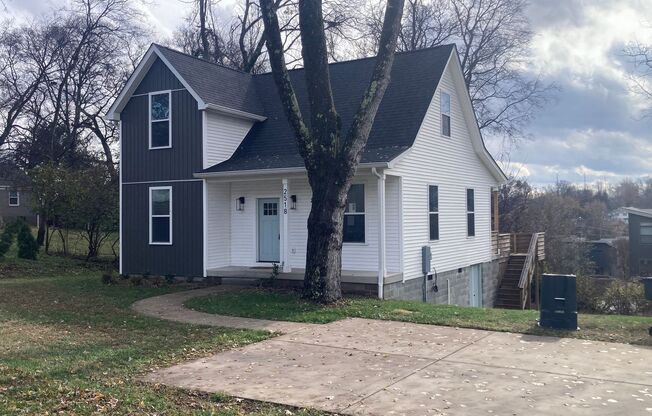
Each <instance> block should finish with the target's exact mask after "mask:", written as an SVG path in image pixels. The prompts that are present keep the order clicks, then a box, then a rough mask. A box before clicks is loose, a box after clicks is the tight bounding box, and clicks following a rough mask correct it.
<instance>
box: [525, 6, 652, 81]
mask: <svg viewBox="0 0 652 416" xmlns="http://www.w3.org/2000/svg"><path fill="white" fill-rule="evenodd" d="M568 3H570V4H567V7H571V8H573V7H574V8H573V9H572V12H569V13H568V15H567V16H563V15H562V16H560V19H559V20H557V21H553V22H550V21H549V22H548V23H549V24H548V25H547V26H545V27H541V28H540V29H539V30H537V31H536V32H535V37H534V40H533V45H532V53H533V55H532V62H533V63H534V65H535V67H536V68H537V70H538V71H540V72H543V73H544V74H548V75H559V74H561V75H562V76H564V77H567V78H568V79H570V80H571V81H572V82H574V83H576V84H577V85H583V86H586V87H592V86H593V85H594V84H593V80H594V76H595V75H596V74H599V75H600V76H602V77H605V76H606V77H610V78H612V79H615V80H619V81H622V82H625V79H626V75H627V72H626V70H625V69H624V68H623V65H622V61H621V59H619V57H618V56H617V55H616V53H614V52H620V51H621V50H622V49H623V47H624V46H625V45H626V44H627V43H628V42H631V41H635V40H637V39H638V40H646V39H647V40H649V39H652V29H651V28H650V22H651V21H652V2H651V1H646V0H619V1H590V2H585V1H578V0H572V1H568ZM555 9H556V7H550V6H549V10H550V12H551V13H552V12H553V11H554V10H555ZM533 20H535V21H536V17H533ZM605 93H606V91H605Z"/></svg>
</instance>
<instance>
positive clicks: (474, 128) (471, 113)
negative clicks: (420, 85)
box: [444, 48, 508, 185]
mask: <svg viewBox="0 0 652 416" xmlns="http://www.w3.org/2000/svg"><path fill="white" fill-rule="evenodd" d="M451 62H452V64H453V65H455V69H454V70H453V71H451V72H452V73H453V79H454V82H455V89H456V90H457V91H458V92H460V91H464V92H463V93H461V94H459V93H458V94H457V95H458V97H460V105H461V107H462V112H463V113H464V117H465V119H466V123H467V127H468V130H469V135H470V136H471V144H472V145H473V149H474V150H475V153H476V154H477V155H478V157H479V158H480V160H481V161H482V162H483V163H484V165H485V166H486V167H487V169H489V171H490V172H491V174H492V175H493V177H494V178H495V179H496V181H497V182H498V184H499V185H502V184H504V183H505V182H507V179H508V178H507V176H506V175H505V173H504V172H503V171H502V169H501V168H500V166H498V163H496V160H495V159H494V158H493V156H491V153H489V151H488V150H487V148H486V147H485V145H484V140H483V139H482V133H481V132H480V127H479V126H478V118H477V116H476V114H475V110H474V109H473V103H472V102H471V95H470V94H469V90H468V88H466V83H465V82H464V77H463V75H462V74H463V72H462V64H461V63H460V60H459V56H458V55H457V48H454V49H453V51H452V52H451V56H450V57H449V58H448V63H447V64H446V67H445V68H444V72H445V71H446V69H448V66H449V65H451Z"/></svg>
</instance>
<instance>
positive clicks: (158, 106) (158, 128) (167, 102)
mask: <svg viewBox="0 0 652 416" xmlns="http://www.w3.org/2000/svg"><path fill="white" fill-rule="evenodd" d="M171 103H172V94H171V93H170V91H165V92H154V93H151V94H150V95H149V148H150V149H166V148H169V147H172V129H171V126H170V121H171V120H170V114H171V111H170V109H171Z"/></svg>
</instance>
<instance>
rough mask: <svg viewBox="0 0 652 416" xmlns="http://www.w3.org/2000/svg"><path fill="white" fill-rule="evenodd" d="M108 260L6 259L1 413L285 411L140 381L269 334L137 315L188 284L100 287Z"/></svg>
mask: <svg viewBox="0 0 652 416" xmlns="http://www.w3.org/2000/svg"><path fill="white" fill-rule="evenodd" d="M106 267H107V265H106V264H102V263H92V264H90V265H88V264H86V263H83V262H80V261H77V260H70V259H66V258H62V257H56V256H45V255H43V256H41V257H40V258H39V260H37V261H29V260H20V259H16V258H15V257H14V254H10V255H9V256H8V257H7V258H6V259H5V260H0V276H1V277H3V278H1V279H0V414H2V415H5V414H17V415H19V414H78V415H86V414H96V413H108V414H112V415H114V414H116V415H133V414H138V415H140V414H147V415H154V414H158V415H161V414H165V415H187V414H191V415H224V416H227V415H261V416H262V415H265V416H267V415H269V416H272V415H273V416H276V415H279V416H280V415H285V414H287V413H286V411H287V410H288V408H286V407H282V406H276V405H271V404H265V403H259V402H252V401H246V400H245V401H241V400H236V399H234V398H231V397H229V396H226V395H221V394H218V395H208V394H202V393H198V392H192V391H185V390H180V389H173V388H167V387H164V386H158V385H151V384H146V383H142V382H140V381H138V376H139V375H141V374H144V373H145V372H147V371H149V370H150V369H153V368H157V367H163V366H167V365H171V364H173V363H177V362H180V361H183V360H187V359H192V358H199V357H202V356H206V355H208V354H211V353H214V352H217V351H222V350H225V349H229V348H233V347H238V346H242V345H246V344H249V343H252V342H258V341H261V340H263V339H266V338H267V337H269V336H270V335H269V334H267V333H263V332H259V331H250V330H234V329H224V328H214V327H205V326H194V325H187V324H180V323H174V322H168V321H161V320H157V319H153V318H148V317H145V316H141V315H138V314H136V313H135V312H133V311H131V310H130V309H129V306H130V305H131V304H132V303H133V302H134V301H136V300H139V299H143V298H147V297H150V296H155V295H160V294H164V293H168V292H171V291H175V290H184V289H188V288H189V286H188V285H186V284H178V285H173V286H170V287H143V286H139V287H134V286H131V285H129V284H127V283H126V281H123V283H121V284H118V285H104V284H102V283H101V281H100V276H101V274H102V271H103V270H106ZM291 411H292V413H293V414H295V415H318V414H322V413H317V412H313V411H309V410H297V409H291Z"/></svg>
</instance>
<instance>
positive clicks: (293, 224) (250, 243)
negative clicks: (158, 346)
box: [208, 176, 398, 271]
mask: <svg viewBox="0 0 652 416" xmlns="http://www.w3.org/2000/svg"><path fill="white" fill-rule="evenodd" d="M354 182H355V183H361V184H364V185H365V223H366V230H365V237H366V238H365V240H366V242H365V243H363V244H361V243H346V244H344V246H343V248H342V268H343V269H344V270H360V271H377V270H378V229H377V228H378V227H377V224H378V202H377V200H376V195H377V182H376V178H375V177H372V176H356V178H355V179H354ZM208 183H209V184H210V180H209V181H208ZM230 187H231V190H230V198H229V207H230V208H229V212H230V214H229V215H230V220H231V225H230V236H231V241H230V265H231V266H249V267H250V266H256V265H257V262H256V244H257V235H256V234H257V230H256V199H258V198H280V197H281V189H282V185H281V177H278V178H275V179H273V180H272V179H270V180H258V181H251V182H247V181H242V182H231V185H230ZM288 191H289V195H296V196H297V208H296V209H291V210H289V214H288V235H289V236H288V237H289V238H288V250H289V255H288V261H289V263H290V266H291V267H292V268H304V267H305V265H306V244H307V241H308V229H307V223H308V215H309V214H310V199H311V191H310V187H309V185H308V180H307V178H305V177H303V178H299V177H294V178H290V179H289V183H288ZM208 192H209V197H208V199H209V201H210V200H211V196H210V193H211V188H210V187H209V189H208ZM241 196H244V197H245V207H244V210H243V211H236V210H235V200H236V198H239V197H241ZM283 220H284V219H283V218H281V226H282V221H283ZM209 223H210V219H209ZM395 232H396V231H395ZM209 240H210V238H209ZM209 256H210V253H209ZM397 261H398V259H395V260H394V264H396V263H397ZM390 267H394V266H389V265H388V269H390V270H392V269H391V268H390Z"/></svg>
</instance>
